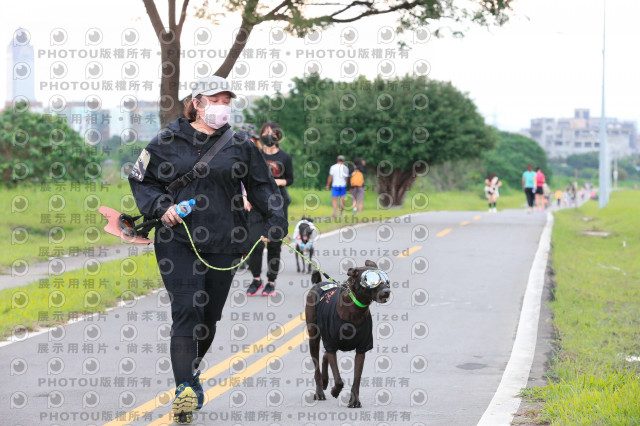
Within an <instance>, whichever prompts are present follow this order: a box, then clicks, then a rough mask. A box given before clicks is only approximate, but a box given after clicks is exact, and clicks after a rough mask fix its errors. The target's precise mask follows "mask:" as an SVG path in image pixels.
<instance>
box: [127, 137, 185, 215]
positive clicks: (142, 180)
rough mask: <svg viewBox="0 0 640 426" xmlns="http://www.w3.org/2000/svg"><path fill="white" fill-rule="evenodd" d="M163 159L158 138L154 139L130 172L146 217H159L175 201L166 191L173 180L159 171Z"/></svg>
mask: <svg viewBox="0 0 640 426" xmlns="http://www.w3.org/2000/svg"><path fill="white" fill-rule="evenodd" d="M161 162H162V159H161V158H160V156H159V155H158V145H157V139H155V140H152V141H151V142H150V143H149V145H147V147H146V148H145V149H144V150H142V153H141V154H140V157H138V159H137V160H136V164H135V165H134V168H133V170H132V171H131V173H130V174H129V186H130V187H131V192H132V193H133V198H134V199H135V201H136V205H137V206H138V210H140V213H142V214H143V215H144V216H145V217H151V218H154V219H159V218H161V217H162V215H163V214H164V213H165V212H166V211H167V209H168V208H169V207H171V206H172V205H173V204H175V203H174V200H173V197H172V196H171V195H169V194H167V193H166V191H165V186H167V185H169V184H170V183H171V182H169V181H168V178H162V177H161V174H160V173H159V168H160V163H161Z"/></svg>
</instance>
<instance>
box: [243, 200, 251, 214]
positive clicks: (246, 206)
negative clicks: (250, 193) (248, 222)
mask: <svg viewBox="0 0 640 426" xmlns="http://www.w3.org/2000/svg"><path fill="white" fill-rule="evenodd" d="M242 202H243V203H244V209H245V210H246V211H248V212H250V211H251V209H252V208H253V206H251V203H250V202H249V200H247V197H242Z"/></svg>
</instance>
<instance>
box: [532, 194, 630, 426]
mask: <svg viewBox="0 0 640 426" xmlns="http://www.w3.org/2000/svg"><path fill="white" fill-rule="evenodd" d="M638 208H640V191H617V192H614V193H612V194H611V199H610V202H609V205H608V206H607V207H606V208H604V209H602V210H599V209H598V204H597V202H593V201H590V202H587V203H586V204H585V205H584V206H583V207H581V208H578V209H567V210H564V211H562V212H558V213H556V216H555V217H556V222H555V225H554V230H553V236H552V242H553V265H554V267H555V270H556V280H557V288H556V290H555V300H554V301H553V302H552V308H553V313H554V323H555V327H556V330H557V333H558V345H559V347H560V348H561V349H560V350H559V351H558V352H557V354H556V355H555V357H554V359H553V363H552V366H551V369H550V372H549V375H550V377H552V378H553V381H552V383H551V384H550V385H549V386H547V387H544V388H537V389H536V388H534V389H531V390H530V391H528V392H527V394H528V395H529V396H530V397H531V398H534V399H541V400H543V401H544V405H543V409H542V418H543V419H545V420H547V421H550V422H552V423H553V424H558V425H570V424H575V425H584V424H588V425H622V424H640V378H639V376H638V374H639V373H640V363H638V362H628V361H626V357H628V356H638V355H640V303H639V302H640V285H639V284H638V283H640V262H639V261H638V259H640V226H639V222H638V217H637V214H634V213H635V212H637V211H638ZM585 217H587V218H593V219H594V220H591V221H585V220H583V218H585ZM583 230H602V231H609V232H611V236H610V237H590V236H585V235H581V234H580V231H583ZM625 240H626V247H623V241H625Z"/></svg>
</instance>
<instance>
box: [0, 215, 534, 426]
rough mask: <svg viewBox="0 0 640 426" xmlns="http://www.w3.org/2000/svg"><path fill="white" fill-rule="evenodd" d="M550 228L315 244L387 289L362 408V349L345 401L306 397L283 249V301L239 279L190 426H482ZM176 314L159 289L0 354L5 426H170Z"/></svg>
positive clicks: (466, 221) (387, 232)
mask: <svg viewBox="0 0 640 426" xmlns="http://www.w3.org/2000/svg"><path fill="white" fill-rule="evenodd" d="M544 223H545V214H543V213H533V214H527V213H526V212H524V211H521V210H507V211H502V212H500V213H498V214H487V213H485V212H433V213H424V214H415V215H412V216H409V217H407V218H403V219H401V220H399V223H394V221H393V220H391V221H390V222H389V223H384V224H379V223H377V224H374V225H368V226H363V227H358V228H355V229H354V228H346V229H344V230H342V231H340V232H338V233H336V234H334V235H332V236H329V237H327V238H323V239H321V240H320V241H319V242H318V243H317V248H316V250H317V252H318V260H319V261H320V263H321V266H322V268H323V269H325V270H326V271H327V272H328V273H329V274H330V275H332V276H334V277H336V278H338V277H340V278H341V279H343V278H344V270H346V268H348V267H349V266H352V264H357V265H361V264H363V263H364V260H365V259H372V260H374V261H377V262H378V264H379V266H380V267H381V268H383V269H386V270H388V271H389V276H390V277H391V280H392V285H393V289H392V290H393V298H392V300H391V301H390V302H389V303H388V304H386V305H374V306H373V307H372V312H373V319H374V340H375V346H374V349H373V350H372V351H371V352H369V353H368V355H367V359H366V363H365V368H364V373H363V383H362V386H361V400H362V405H363V408H361V409H349V408H346V404H345V399H344V398H345V397H346V396H347V395H348V392H347V391H348V388H349V386H350V383H351V376H352V372H351V371H352V368H353V361H352V360H353V353H348V354H340V355H339V359H340V361H339V362H340V365H341V369H342V371H343V378H345V379H346V382H347V386H346V387H345V390H344V391H343V393H342V394H341V397H340V398H339V399H338V400H335V399H333V398H330V399H328V400H327V401H323V402H314V401H310V399H309V397H310V395H311V394H312V393H311V392H312V390H313V374H312V373H311V372H310V370H309V367H310V359H309V357H308V344H307V342H306V340H305V336H304V333H302V332H303V330H304V326H303V321H302V319H301V318H300V316H299V314H300V313H301V312H302V310H303V308H304V294H305V292H306V291H307V289H308V287H309V284H310V283H309V276H308V275H300V274H297V273H296V272H295V260H294V257H293V254H291V253H289V250H288V249H286V248H285V249H284V250H283V259H284V264H285V269H284V270H283V272H282V273H281V275H280V277H279V279H278V286H277V290H278V293H277V295H276V296H275V297H274V298H271V299H269V298H263V297H257V298H249V299H247V298H246V296H245V295H244V289H245V288H246V286H247V284H248V282H249V280H250V279H251V278H250V276H249V274H248V272H247V271H243V272H242V273H240V274H238V275H237V276H236V279H235V280H234V283H233V288H232V290H231V294H230V296H229V298H230V300H228V301H227V307H226V309H225V313H224V317H223V320H222V321H221V322H220V323H219V325H218V334H217V336H216V340H215V342H214V344H213V346H212V348H211V350H210V351H209V353H208V355H207V357H206V358H205V361H206V364H207V365H206V368H207V369H208V370H207V372H206V373H204V376H205V378H207V379H208V380H207V381H206V383H205V386H204V387H205V391H207V393H208V400H209V402H208V403H207V404H206V405H205V407H204V408H203V410H202V411H201V412H200V413H199V414H198V415H197V416H196V417H195V419H196V421H195V424H207V425H208V424H224V425H234V424H255V425H263V424H272V423H273V424H281V425H285V424H287V425H289V424H290V425H300V424H307V423H312V424H317V425H336V424H342V423H350V424H375V423H387V424H393V425H396V424H397V425H400V424H420V423H424V424H429V425H473V424H476V423H477V422H478V420H479V419H480V417H481V416H482V413H483V412H484V410H485V409H486V407H487V405H488V404H489V402H490V400H491V398H492V396H493V393H494V392H495V390H496V388H497V387H498V384H499V383H500V379H501V377H502V373H503V370H504V367H505V365H506V363H507V361H508V360H509V355H510V351H511V347H512V345H513V340H514V337H515V332H516V327H517V323H518V318H519V313H520V308H521V304H522V297H523V294H524V290H525V287H526V283H527V278H528V275H529V270H530V268H531V263H532V260H533V256H534V253H535V251H536V248H537V243H538V239H539V236H540V233H541V231H542V228H543V226H544ZM427 230H428V231H427ZM341 268H342V272H341ZM167 303H168V298H167V296H166V293H165V292H164V291H159V292H157V293H155V294H153V295H151V296H148V297H144V298H142V299H139V300H137V301H136V302H135V303H134V304H133V305H131V306H125V307H121V308H117V309H113V310H111V311H109V312H107V313H106V314H103V315H100V316H95V317H93V318H92V319H90V320H84V321H80V322H77V323H74V324H70V325H67V326H65V327H63V328H58V329H53V330H51V331H49V332H47V333H45V334H41V335H38V336H35V337H32V338H29V339H26V340H24V341H20V342H16V343H12V344H9V345H7V346H4V347H0V359H2V360H3V362H2V374H0V385H2V386H1V390H0V412H2V413H3V416H2V419H1V420H0V424H2V425H5V424H6V425H31V424H39V425H88V424H95V425H98V424H109V421H110V420H112V419H114V418H115V417H117V416H120V415H122V414H125V413H128V414H127V417H126V418H127V421H126V422H121V423H111V424H129V423H130V424H133V425H142V424H154V425H160V424H169V423H170V422H169V421H168V417H167V416H166V414H167V413H168V412H169V410H170V399H168V398H165V397H164V396H163V393H164V391H167V390H169V389H170V388H171V387H172V386H174V384H173V383H172V373H171V369H170V363H169V353H168V329H169V326H168V314H169V308H168V305H167ZM280 326H282V328H280ZM270 333H271V334H270ZM255 342H258V343H257V344H254V343H255ZM157 397H158V399H156V398H157ZM162 404H164V405H162Z"/></svg>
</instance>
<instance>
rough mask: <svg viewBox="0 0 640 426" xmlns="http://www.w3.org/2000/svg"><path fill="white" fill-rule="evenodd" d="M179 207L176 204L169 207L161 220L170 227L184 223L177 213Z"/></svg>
mask: <svg viewBox="0 0 640 426" xmlns="http://www.w3.org/2000/svg"><path fill="white" fill-rule="evenodd" d="M177 206H178V205H177V204H174V205H172V206H171V207H169V208H168V209H167V211H166V212H164V214H163V215H162V218H161V219H160V220H162V221H163V222H164V223H165V224H167V225H169V226H173V225H176V224H178V223H182V218H181V217H180V216H178V213H176V207H177Z"/></svg>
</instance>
